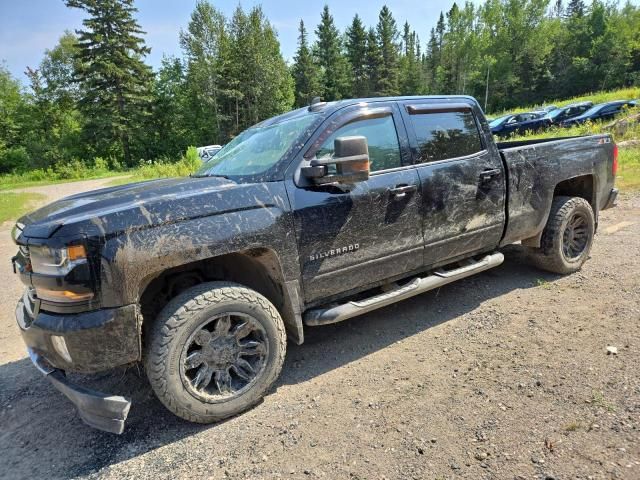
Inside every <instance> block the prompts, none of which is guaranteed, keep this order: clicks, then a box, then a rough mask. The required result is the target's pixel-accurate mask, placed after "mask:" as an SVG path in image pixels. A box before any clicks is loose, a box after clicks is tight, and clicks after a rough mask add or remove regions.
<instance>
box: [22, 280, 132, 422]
mask: <svg viewBox="0 0 640 480" xmlns="http://www.w3.org/2000/svg"><path fill="white" fill-rule="evenodd" d="M16 320H17V322H18V326H19V327H20V333H21V334H22V338H23V340H24V342H25V344H26V345H27V351H28V352H29V357H31V361H32V362H33V364H34V365H35V366H36V367H37V368H38V370H39V371H40V372H41V373H42V374H44V375H45V376H46V377H47V378H48V379H49V381H50V382H51V383H52V384H53V386H54V387H56V388H57V389H58V390H59V391H60V392H62V393H63V394H64V395H65V396H66V397H67V398H68V399H69V400H71V402H72V403H73V404H74V405H75V406H76V408H77V409H78V412H79V414H80V418H82V420H83V421H84V422H85V423H86V424H88V425H90V426H92V427H94V428H97V429H100V430H104V431H107V432H112V433H122V431H123V430H124V422H125V420H126V418H127V415H128V413H129V408H130V406H131V402H130V401H129V400H127V399H126V398H124V397H121V396H116V395H109V394H105V393H101V392H97V391H94V390H90V389H88V388H85V387H81V386H78V385H73V384H71V383H70V382H69V381H68V380H67V378H66V376H65V370H69V371H74V372H83V373H91V372H98V371H104V370H110V369H112V368H114V367H117V366H120V365H125V364H127V363H132V362H135V361H138V360H139V359H140V355H141V345H140V325H141V323H140V316H139V314H138V311H137V307H136V306H135V305H128V306H126V307H121V308H111V309H101V310H94V311H90V312H83V313H75V314H65V315H59V314H53V313H49V312H43V311H39V302H38V300H37V299H36V298H34V296H33V292H32V291H31V290H29V289H27V291H26V292H25V294H24V296H23V298H22V299H21V300H20V301H19V302H18V305H17V306H16Z"/></svg>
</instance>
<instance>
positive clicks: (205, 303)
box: [144, 282, 286, 423]
mask: <svg viewBox="0 0 640 480" xmlns="http://www.w3.org/2000/svg"><path fill="white" fill-rule="evenodd" d="M224 311H236V312H237V311H241V312H245V313H247V314H249V315H251V316H253V317H254V318H255V319H256V320H257V321H258V322H259V323H260V324H261V325H262V327H264V331H265V332H266V337H267V339H268V342H269V349H268V353H267V359H266V364H265V367H264V371H263V375H261V376H260V377H259V378H257V381H256V383H255V384H254V385H253V386H252V387H250V388H249V390H247V391H245V392H243V393H242V394H241V395H238V396H237V397H235V398H231V399H229V400H228V401H224V402H220V403H208V402H205V401H203V400H201V399H198V398H196V397H194V396H193V395H192V394H191V393H190V392H189V391H188V390H187V388H186V387H185V385H184V383H183V380H182V378H181V376H180V375H181V374H180V365H179V364H180V361H181V360H180V359H181V352H182V351H183V348H184V345H185V343H186V341H187V338H189V335H190V333H191V332H193V331H195V330H196V329H198V328H199V327H198V326H199V325H201V324H202V322H203V320H204V319H206V318H208V317H209V316H211V315H215V314H216V313H217V314H219V313H221V312H224ZM285 353H286V333H285V327H284V323H283V322H282V318H281V317H280V314H279V313H278V311H277V309H276V308H275V307H274V306H273V304H272V303H271V302H269V300H267V299H266V298H265V297H264V296H262V295H261V294H259V293H258V292H256V291H254V290H251V289H249V288H247V287H244V286H242V285H239V284H236V283H230V282H208V283H203V284H200V285H197V286H195V287H193V288H190V289H188V290H186V291H184V292H182V293H181V294H180V295H178V296H177V297H175V298H173V299H172V300H171V301H170V302H169V303H168V304H167V305H166V306H165V307H164V309H163V310H162V311H161V312H160V314H159V315H158V317H157V318H156V319H155V321H154V322H153V324H152V325H151V327H150V328H149V330H148V332H147V337H146V342H145V352H144V363H145V370H146V372H147V376H148V378H149V382H150V383H151V387H152V388H153V391H154V392H155V394H156V396H157V397H158V399H160V401H161V402H162V403H163V404H164V406H165V407H167V409H169V410H170V411H171V412H173V413H174V414H175V415H177V416H179V417H181V418H184V419H186V420H189V421H191V422H196V423H212V422H216V421H218V420H222V419H224V418H227V417H231V416H233V415H237V414H238V413H241V412H243V411H245V410H247V409H249V408H250V407H252V406H254V405H255V404H257V403H258V402H259V401H260V400H261V399H262V398H263V397H264V395H265V394H266V393H267V391H268V390H269V389H270V388H271V387H272V385H273V384H274V382H275V380H276V379H277V378H278V375H279V374H280V370H281V369H282V364H283V362H284V358H285Z"/></svg>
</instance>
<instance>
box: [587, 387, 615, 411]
mask: <svg viewBox="0 0 640 480" xmlns="http://www.w3.org/2000/svg"><path fill="white" fill-rule="evenodd" d="M591 404H592V405H595V406H596V407H602V408H604V409H606V410H607V411H609V412H615V410H616V407H615V405H613V404H612V403H611V402H609V401H608V400H607V399H606V398H605V396H604V393H602V392H600V391H598V390H593V391H592V392H591Z"/></svg>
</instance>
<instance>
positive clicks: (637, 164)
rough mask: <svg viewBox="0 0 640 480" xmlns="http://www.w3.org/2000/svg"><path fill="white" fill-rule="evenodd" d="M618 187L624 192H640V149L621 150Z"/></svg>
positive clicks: (617, 179)
mask: <svg viewBox="0 0 640 480" xmlns="http://www.w3.org/2000/svg"><path fill="white" fill-rule="evenodd" d="M616 186H617V187H618V188H619V189H620V190H622V191H631V190H640V147H633V148H621V149H620V154H619V156H618V175H617V177H616Z"/></svg>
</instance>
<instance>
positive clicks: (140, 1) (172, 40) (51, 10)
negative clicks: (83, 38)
mask: <svg viewBox="0 0 640 480" xmlns="http://www.w3.org/2000/svg"><path fill="white" fill-rule="evenodd" d="M210 2H211V3H212V4H213V5H214V6H215V7H216V8H218V9H220V10H221V11H222V12H223V13H224V14H225V15H227V16H228V17H230V16H231V14H232V13H233V10H234V9H235V8H236V6H237V5H238V3H240V4H241V5H242V6H243V8H244V9H245V10H248V9H250V8H251V7H253V6H254V5H258V4H261V5H262V8H263V10H264V12H265V14H266V16H267V18H268V19H269V21H270V22H271V24H272V25H273V26H274V27H275V29H276V30H277V32H278V37H279V39H280V46H281V49H282V53H283V55H284V57H285V59H287V61H291V60H292V58H293V55H294V54H295V50H296V42H297V37H298V31H297V29H298V24H299V22H300V19H302V20H304V23H305V25H306V26H307V30H308V31H309V32H312V31H313V30H314V29H315V27H316V25H317V24H318V23H319V21H320V13H321V11H322V7H323V6H324V4H325V3H326V4H328V5H329V9H330V10H331V13H332V14H333V16H334V19H335V21H336V25H337V26H338V28H339V29H340V30H341V31H344V29H345V28H346V27H347V26H348V25H349V24H350V23H351V20H352V19H353V16H354V15H355V14H356V13H358V14H359V15H360V16H361V17H362V18H363V20H364V22H365V24H366V25H367V26H374V25H375V24H376V22H377V19H378V13H379V12H380V9H381V8H382V5H383V4H385V3H386V4H387V5H388V6H389V8H390V9H391V11H392V12H393V15H394V17H395V19H396V22H397V23H398V27H399V28H401V27H402V25H403V24H404V22H405V20H408V21H409V23H410V24H411V26H412V28H413V29H414V30H416V32H417V33H418V35H419V36H420V39H421V42H422V43H423V46H424V43H425V42H426V41H427V39H428V35H429V31H430V30H431V28H432V27H434V26H435V23H436V22H437V20H438V16H439V15H440V11H441V10H445V11H446V10H448V9H449V8H450V7H451V5H452V4H453V0H395V1H392V0H388V1H386V2H385V1H381V0H380V1H379V0H348V1H346V0H342V1H332V0H264V1H262V2H260V1H250V0H242V1H241V2H239V1H238V0H210ZM195 3H196V1H195V0H137V1H136V2H135V5H136V7H137V8H138V14H137V19H138V22H139V23H140V25H141V27H142V29H143V30H144V31H146V32H147V34H146V35H145V40H146V42H147V45H148V46H149V47H151V54H150V55H149V56H148V57H147V62H148V63H149V64H150V65H152V66H153V67H154V68H157V67H158V66H159V65H160V61H161V59H162V56H163V54H166V55H177V56H180V54H181V52H180V46H179V45H178V34H179V32H180V29H184V28H186V26H187V24H188V22H189V18H190V15H191V12H192V11H193V8H194V6H195ZM475 3H478V1H477V0H476V2H475ZM82 18H83V12H82V11H80V10H78V9H70V8H67V7H66V6H65V5H64V2H63V0H0V62H5V64H6V66H7V68H8V69H9V71H10V72H11V73H12V74H13V76H14V77H16V78H18V79H20V80H21V81H22V82H23V83H25V84H26V83H27V81H26V77H25V75H24V71H25V70H26V67H27V66H30V67H32V68H34V67H37V66H38V64H39V63H40V61H41V60H42V55H43V54H44V51H45V50H46V49H48V48H52V47H54V46H55V45H56V43H57V41H58V38H59V37H60V36H61V35H62V33H63V32H64V31H65V30H71V31H73V30H75V29H77V28H80V27H81V25H82Z"/></svg>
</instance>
